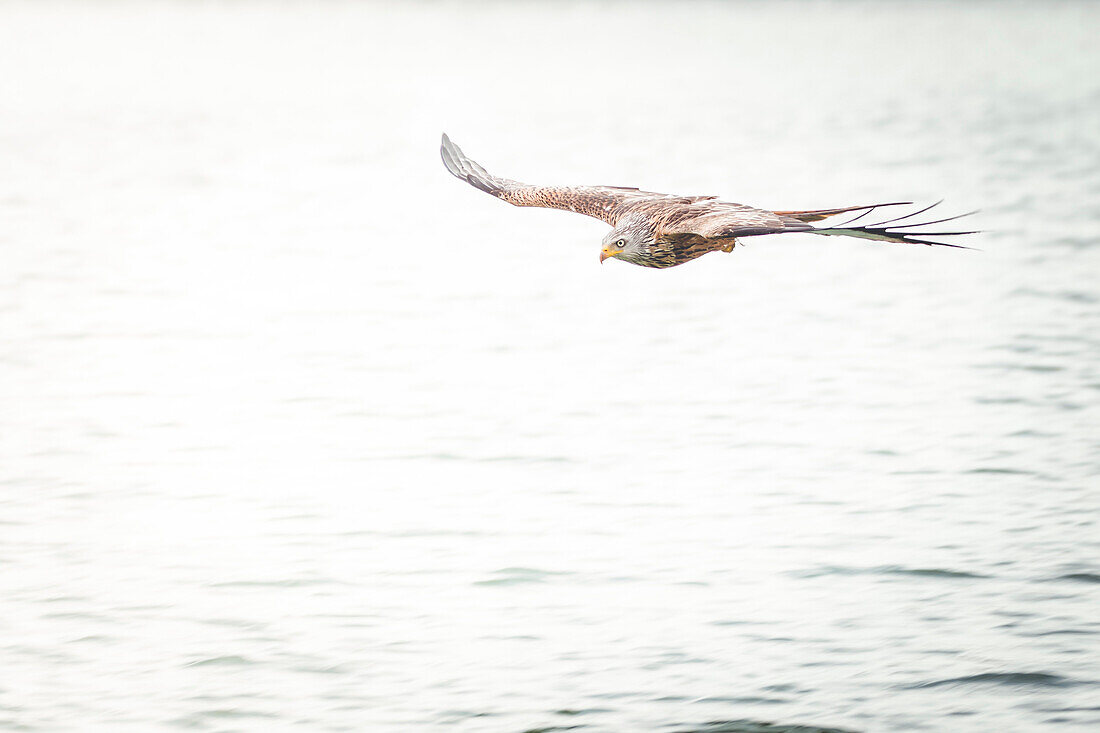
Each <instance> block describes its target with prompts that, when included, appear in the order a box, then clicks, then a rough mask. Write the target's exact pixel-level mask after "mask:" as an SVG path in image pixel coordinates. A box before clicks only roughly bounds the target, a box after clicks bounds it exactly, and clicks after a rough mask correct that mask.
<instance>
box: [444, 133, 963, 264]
mask: <svg viewBox="0 0 1100 733" xmlns="http://www.w3.org/2000/svg"><path fill="white" fill-rule="evenodd" d="M440 154H441V155H442V157H443V163H444V165H446V167H447V170H449V171H450V172H451V174H452V175H454V176H455V177H457V178H461V179H462V180H464V181H466V182H467V183H469V184H470V185H471V186H474V187H475V188H478V189H480V190H482V191H485V192H486V193H488V194H491V195H493V196H496V197H497V198H499V199H502V200H503V201H507V202H508V203H510V204H512V205H514V206H538V207H542V208H548V209H562V210H565V211H572V212H575V213H577V214H584V215H585V216H591V217H594V218H596V219H601V220H603V221H605V222H607V223H608V224H610V225H611V226H612V230H611V232H609V233H608V235H607V236H606V237H604V241H603V250H602V252H601V253H600V261H601V262H602V261H603V260H605V259H607V258H609V257H614V258H616V259H620V260H623V261H625V262H630V263H632V264H635V265H641V266H643V267H674V266H676V265H681V264H683V263H685V262H689V261H691V260H693V259H695V258H697V257H700V256H702V255H705V254H707V253H708V252H716V251H722V252H731V251H733V248H734V247H735V246H736V245H737V243H738V242H737V240H738V238H739V237H752V236H759V235H764V234H790V233H797V232H804V233H810V234H827V235H836V236H850V237H859V238H863V239H873V240H878V241H885V242H898V243H916V244H928V245H939V246H946V247H958V246H959V245H956V244H947V243H945V242H932V241H928V240H924V239H916V238H915V236H914V235H916V236H927V235H929V233H928V232H906V231H902V230H904V229H906V228H907V227H912V226H924V225H923V224H903V225H895V226H885V225H887V224H891V223H892V222H897V221H901V220H903V219H908V218H910V217H911V216H915V215H916V214H920V213H923V212H924V211H927V210H928V208H931V207H928V208H925V209H921V210H920V211H917V212H914V213H913V214H909V215H907V216H903V217H899V218H897V219H893V220H891V221H886V222H879V223H878V224H872V225H864V226H858V227H849V226H846V225H841V226H838V227H827V228H819V227H815V226H813V225H812V224H811V223H810V222H815V221H819V220H821V219H824V218H826V217H830V216H834V215H836V214H842V213H845V212H852V211H862V212H863V213H862V214H860V215H859V216H857V217H856V218H857V219H858V218H861V217H862V216H865V215H866V214H868V213H870V212H871V211H873V210H874V209H877V208H880V207H883V206H897V205H900V204H901V203H908V202H897V203H889V204H874V205H871V206H849V207H845V208H840V209H822V210H816V211H769V210H767V209H758V208H755V207H752V206H745V205H744V204H735V203H732V202H729V201H720V200H719V199H718V198H717V197H716V196H674V195H670V194H663V193H654V192H652V191H641V190H639V189H637V188H622V187H618V186H532V185H529V184H525V183H520V182H519V181H513V180H511V179H508V178H500V177H497V176H493V175H491V174H490V173H488V172H487V171H486V170H485V169H484V168H482V167H481V166H480V165H479V164H478V163H476V162H474V161H473V160H471V159H470V158H467V157H466V156H465V155H464V154H463V152H462V150H461V149H460V148H459V147H458V146H457V145H455V144H454V143H452V142H451V141H450V139H449V138H448V137H447V136H446V135H444V136H443V142H442V146H441V148H440ZM955 218H958V217H951V218H950V219H941V220H939V221H935V222H926V223H927V224H938V223H940V222H943V221H950V220H951V219H955ZM854 221H855V220H854V219H853V220H851V221H849V222H847V224H850V223H852V222H854ZM972 233H973V232H938V233H932V234H933V235H934V236H953V235H958V234H972Z"/></svg>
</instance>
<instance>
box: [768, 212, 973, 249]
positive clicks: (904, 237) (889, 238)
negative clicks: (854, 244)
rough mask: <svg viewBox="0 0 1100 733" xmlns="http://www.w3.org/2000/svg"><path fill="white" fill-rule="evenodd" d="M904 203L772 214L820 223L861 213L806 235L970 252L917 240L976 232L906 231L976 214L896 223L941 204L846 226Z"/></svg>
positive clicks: (955, 245) (951, 245)
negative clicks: (832, 218) (848, 214)
mask: <svg viewBox="0 0 1100 733" xmlns="http://www.w3.org/2000/svg"><path fill="white" fill-rule="evenodd" d="M909 203H910V202H908V201H897V202H893V203H889V204H874V205H873V206H850V207H848V208H845V209H822V210H819V211H777V212H775V213H777V214H781V215H783V216H789V217H791V218H792V219H798V220H800V221H805V222H811V221H820V220H821V219H825V218H827V217H830V216H835V215H837V214H843V213H845V212H849V211H862V212H863V213H861V214H859V215H858V216H856V217H855V218H854V219H849V220H848V221H846V222H844V223H843V224H839V225H837V226H831V227H820V228H815V229H813V230H811V231H809V232H807V234H825V235H828V236H835V237H858V238H859V239H873V240H876V241H879V242H896V243H897V244H927V245H932V246H938V247H956V248H958V249H972V248H971V247H964V246H963V245H961V244H950V243H948V242H936V241H933V240H930V239H921V237H958V236H962V235H964V234H977V233H978V232H977V231H969V232H928V231H915V232H914V231H908V230H909V229H911V228H913V227H917V228H921V227H927V226H933V225H935V224H943V223H945V222H949V221H955V220H956V219H961V218H963V217H964V216H970V215H971V214H975V213H977V212H975V211H971V212H968V213H966V214H959V215H958V216H949V217H947V218H946V219H936V220H935V221H921V222H914V223H910V224H898V222H899V221H905V220H906V219H912V218H913V217H914V216H920V215H921V214H923V213H924V212H926V211H928V210H929V209H931V208H932V207H934V206H938V205H939V204H941V203H943V202H942V201H937V202H936V203H934V204H932V205H931V206H926V207H924V208H923V209H920V210H918V211H914V212H912V213H910V214H905V215H904V216H898V217H895V218H893V219H887V220H886V221H880V222H877V223H875V224H860V225H858V226H850V225H851V224H854V223H855V222H857V221H859V220H860V219H862V218H863V217H865V216H867V215H868V214H870V213H871V212H872V211H874V210H875V209H879V208H882V207H884V206H904V205H906V204H909Z"/></svg>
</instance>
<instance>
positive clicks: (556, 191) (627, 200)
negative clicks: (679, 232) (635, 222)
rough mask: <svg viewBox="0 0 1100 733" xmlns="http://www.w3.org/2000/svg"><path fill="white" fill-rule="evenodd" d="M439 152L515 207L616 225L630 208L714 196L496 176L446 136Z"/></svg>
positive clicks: (465, 176)
mask: <svg viewBox="0 0 1100 733" xmlns="http://www.w3.org/2000/svg"><path fill="white" fill-rule="evenodd" d="M439 153H440V155H441V156H442V157H443V165H445V166H447V170H449V171H450V172H451V175H453V176H454V177H455V178H461V179H462V180H464V181H466V182H467V183H469V184H470V185H471V186H473V187H474V188H477V189H480V190H482V191H484V192H485V193H488V194H492V195H493V196H496V197H497V198H498V199H501V200H502V201H507V202H508V203H510V204H512V205H513V206H538V207H542V208H544V209H563V210H565V211H573V212H575V213H577V214H584V215H585V216H591V217H594V218H596V219H602V220H603V221H606V222H607V223H608V224H611V225H612V226H614V225H615V224H616V222H618V220H619V219H620V218H621V217H622V216H623V214H625V213H626V212H627V211H629V210H631V209H633V208H634V207H636V206H637V205H638V204H643V203H649V202H658V201H659V202H662V203H692V202H694V201H704V200H708V199H712V198H713V197H712V196H693V197H679V196H668V195H666V194H662V193H653V192H652V191H640V190H638V189H637V188H622V187H619V186H532V185H530V184H527V183H520V182H519V181H513V180H512V179H510V178H500V177H499V176H494V175H492V174H491V173H489V172H488V171H487V170H485V169H484V168H482V167H481V165H480V164H478V163H477V162H476V161H474V160H471V159H470V158H467V157H466V155H465V154H464V153H463V152H462V149H461V148H459V147H458V146H457V145H455V144H454V143H453V142H451V140H450V138H448V137H447V136H446V135H443V142H442V144H441V145H440V148H439Z"/></svg>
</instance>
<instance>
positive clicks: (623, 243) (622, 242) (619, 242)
mask: <svg viewBox="0 0 1100 733" xmlns="http://www.w3.org/2000/svg"><path fill="white" fill-rule="evenodd" d="M615 246H616V247H625V246H626V240H625V239H617V240H615Z"/></svg>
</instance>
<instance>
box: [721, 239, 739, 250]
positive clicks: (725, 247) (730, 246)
mask: <svg viewBox="0 0 1100 733" xmlns="http://www.w3.org/2000/svg"><path fill="white" fill-rule="evenodd" d="M736 246H737V240H736V239H734V240H732V241H730V243H729V244H723V245H722V251H723V252H732V251H733V248H734V247H736Z"/></svg>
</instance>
